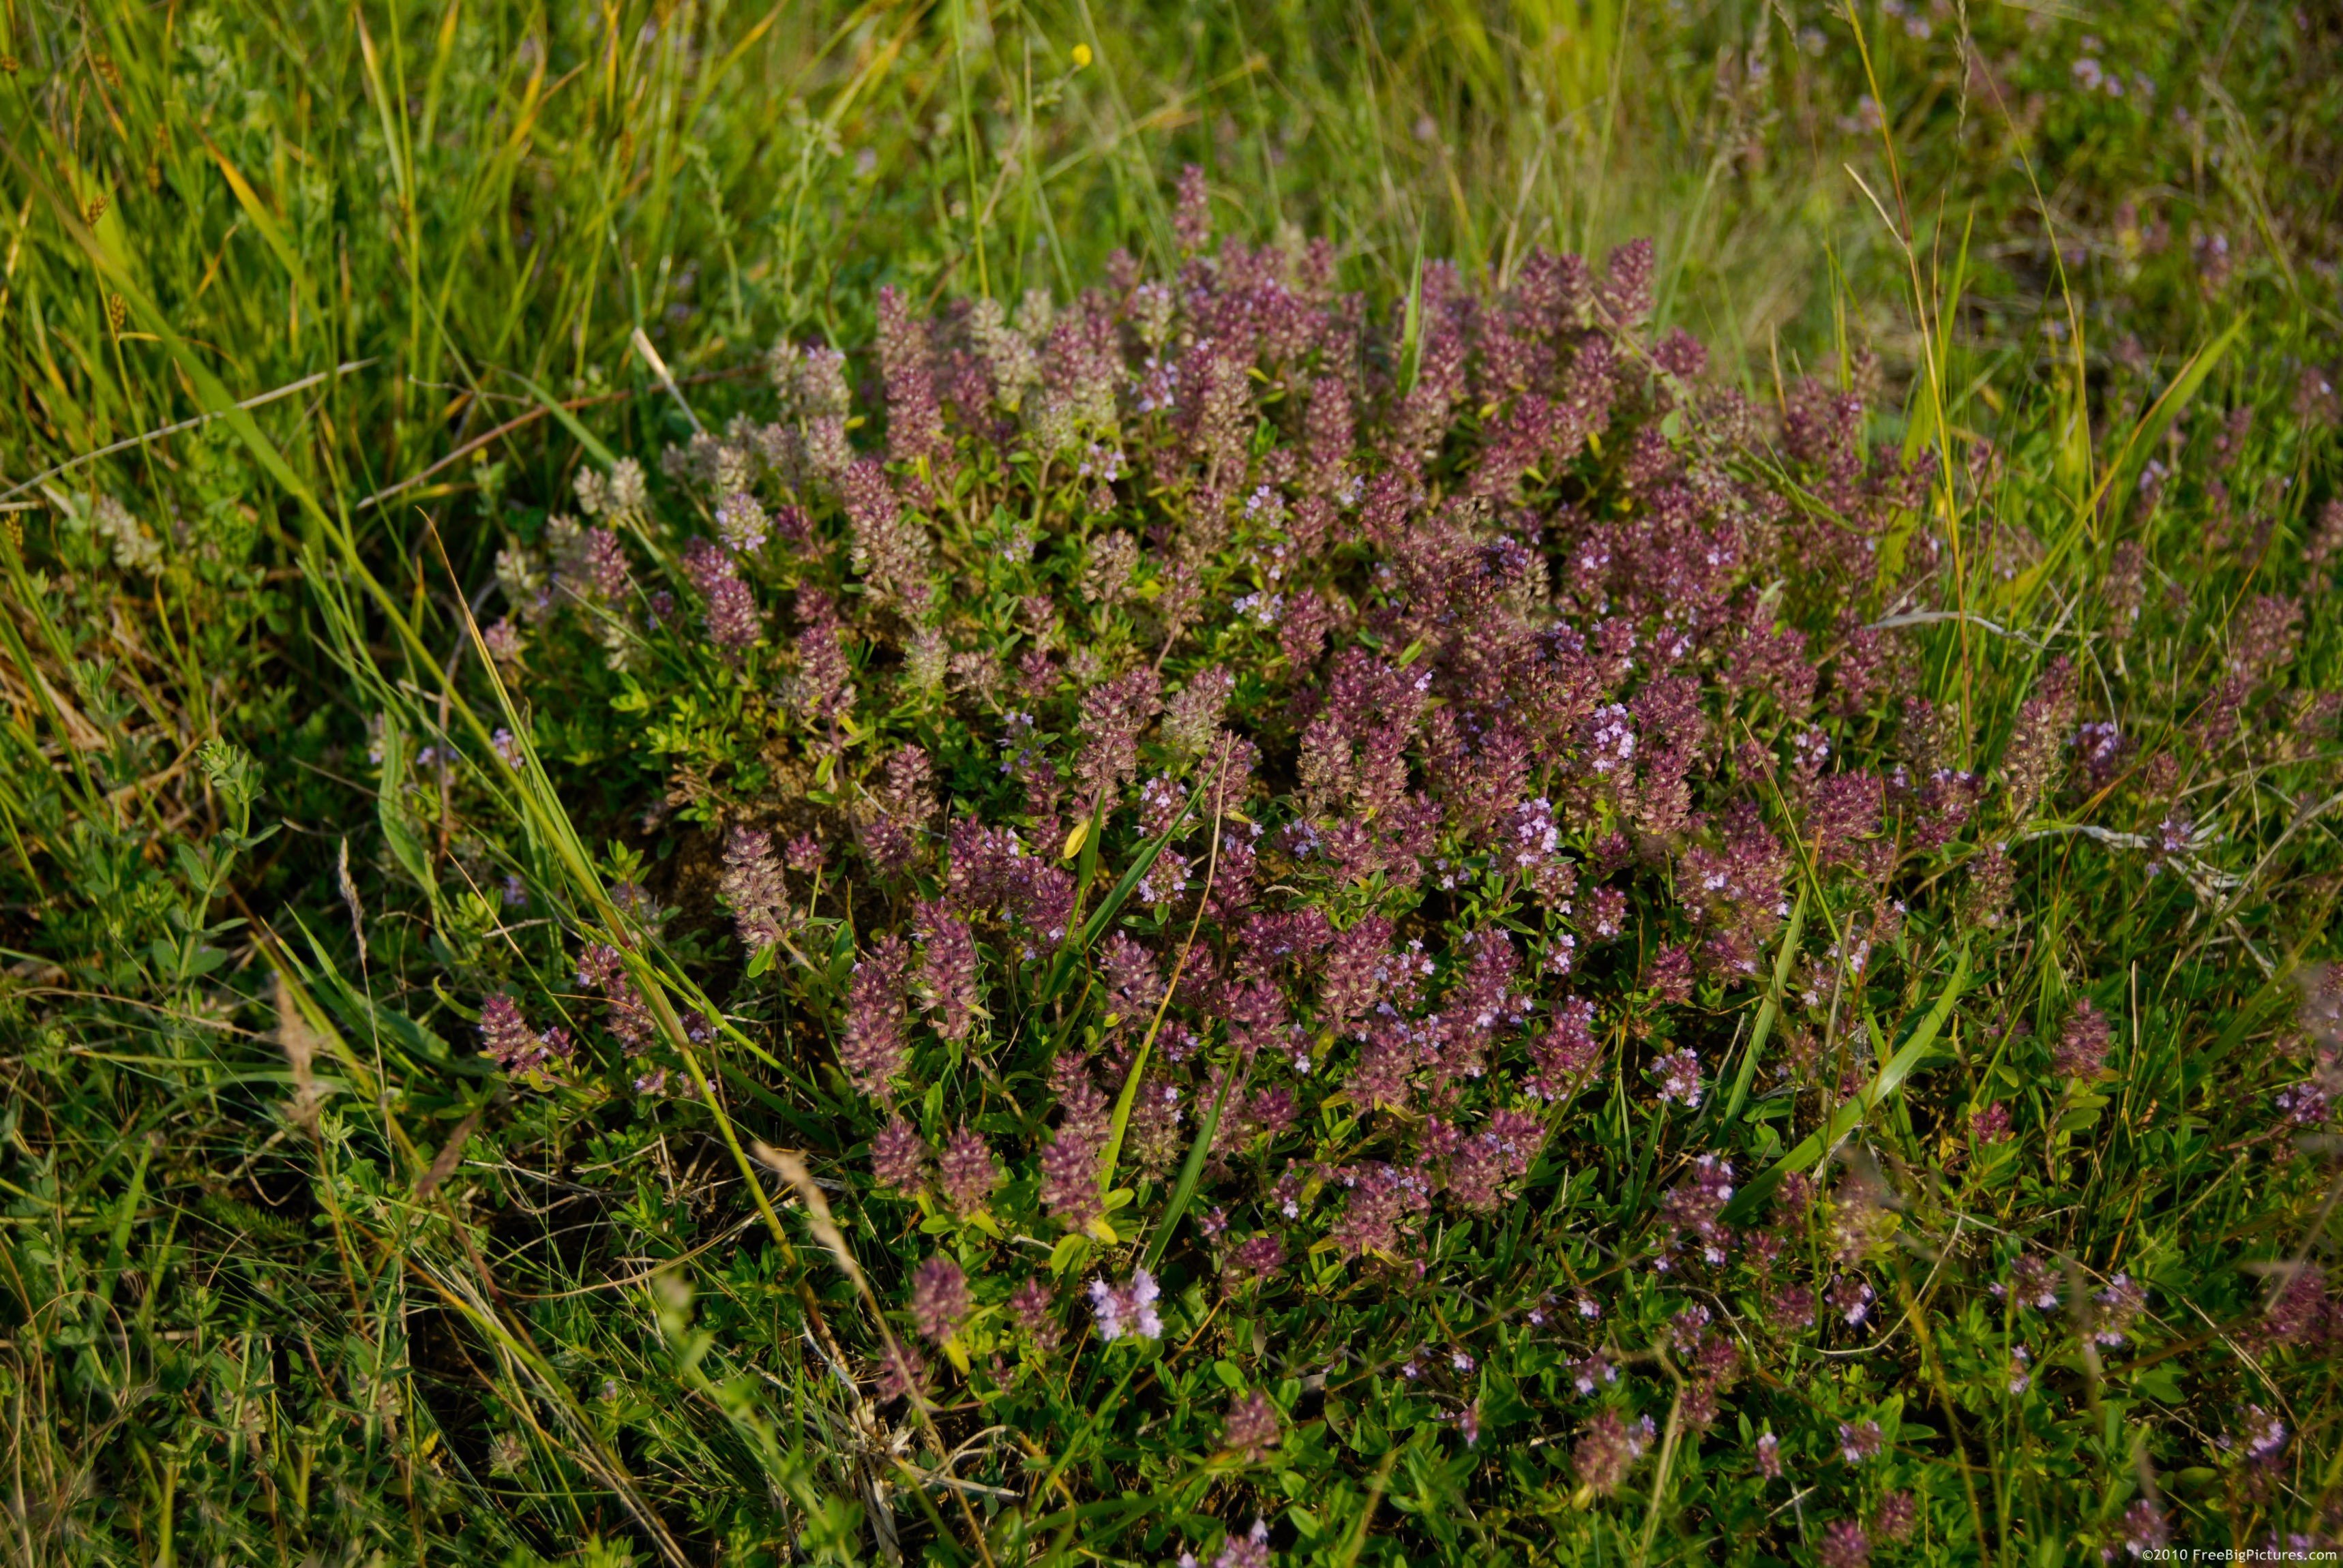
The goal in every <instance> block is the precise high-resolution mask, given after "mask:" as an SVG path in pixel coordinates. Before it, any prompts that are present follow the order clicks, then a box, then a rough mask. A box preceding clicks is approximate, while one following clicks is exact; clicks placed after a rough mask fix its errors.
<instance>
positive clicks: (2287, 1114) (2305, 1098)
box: [2271, 1079, 2333, 1127]
mask: <svg viewBox="0 0 2343 1568" xmlns="http://www.w3.org/2000/svg"><path fill="white" fill-rule="evenodd" d="M2271 1103H2272V1104H2273V1105H2274V1106H2275V1107H2276V1108H2277V1110H2278V1114H2279V1115H2280V1116H2282V1117H2284V1118H2285V1119H2286V1121H2287V1124H2288V1125H2289V1126H2292V1127H2317V1126H2318V1125H2320V1124H2321V1123H2323V1122H2325V1121H2327V1119H2328V1116H2329V1115H2330V1114H2331V1113H2332V1111H2333V1102H2332V1098H2331V1097H2330V1096H2329V1094H2328V1091H2327V1086H2326V1085H2325V1084H2323V1083H2321V1082H2319V1081H2318V1080H2317V1079H2308V1080H2305V1081H2303V1082H2300V1083H2291V1084H2288V1086H2287V1087H2286V1088H2284V1089H2281V1090H2279V1091H2278V1094H2277V1096H2276V1098H2275V1099H2274V1100H2273V1101H2271Z"/></svg>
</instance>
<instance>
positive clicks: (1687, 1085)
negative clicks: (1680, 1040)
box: [1651, 1046, 1700, 1111]
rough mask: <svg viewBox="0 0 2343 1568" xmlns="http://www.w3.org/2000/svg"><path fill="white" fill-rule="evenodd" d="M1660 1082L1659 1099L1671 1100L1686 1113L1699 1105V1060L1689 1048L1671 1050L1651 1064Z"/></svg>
mask: <svg viewBox="0 0 2343 1568" xmlns="http://www.w3.org/2000/svg"><path fill="white" fill-rule="evenodd" d="M1651 1070H1652V1071H1653V1072H1654V1073H1655V1074H1656V1075H1657V1076H1658V1078H1659V1080H1660V1098H1661V1099H1662V1100H1673V1101H1677V1102H1679V1103H1680V1104H1682V1105H1683V1106H1684V1109H1686V1110H1687V1111H1689V1110H1694V1109H1696V1108H1697V1107H1698V1106H1699V1104H1700V1058H1699V1056H1697V1055H1696V1054H1694V1051H1693V1049H1692V1048H1691V1047H1690V1046H1686V1047H1684V1049H1683V1050H1673V1051H1670V1052H1668V1053H1667V1054H1666V1055H1664V1056H1663V1057H1661V1058H1660V1059H1659V1060H1656V1061H1654V1062H1653V1063H1652V1069H1651Z"/></svg>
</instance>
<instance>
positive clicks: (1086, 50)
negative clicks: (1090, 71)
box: [1074, 44, 1091, 71]
mask: <svg viewBox="0 0 2343 1568" xmlns="http://www.w3.org/2000/svg"><path fill="white" fill-rule="evenodd" d="M1090 63H1091V46H1090V45H1088V44H1077V45H1074V69H1075V70H1077V71H1079V70H1081V68H1082V67H1083V66H1085V65H1089V64H1090Z"/></svg>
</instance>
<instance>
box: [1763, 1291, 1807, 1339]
mask: <svg viewBox="0 0 2343 1568" xmlns="http://www.w3.org/2000/svg"><path fill="white" fill-rule="evenodd" d="M1766 1316H1767V1317H1769V1318H1770V1319H1771V1320H1772V1321H1773V1323H1774V1326H1775V1328H1776V1329H1779V1330H1781V1331H1782V1332H1785V1333H1797V1332H1802V1331H1804V1330H1806V1329H1810V1328H1813V1327H1814V1326H1815V1293H1814V1292H1812V1291H1810V1290H1808V1289H1807V1288H1806V1287H1805V1286H1804V1285H1784V1286H1783V1287H1782V1288H1781V1289H1780V1290H1777V1291H1775V1292H1774V1297H1773V1300H1772V1301H1771V1302H1768V1303H1767V1308H1766Z"/></svg>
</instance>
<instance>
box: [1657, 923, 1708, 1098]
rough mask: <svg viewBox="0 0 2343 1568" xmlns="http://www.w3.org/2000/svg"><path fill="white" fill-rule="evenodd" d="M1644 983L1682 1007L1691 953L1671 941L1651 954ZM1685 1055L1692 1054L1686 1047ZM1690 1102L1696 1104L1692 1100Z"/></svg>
mask: <svg viewBox="0 0 2343 1568" xmlns="http://www.w3.org/2000/svg"><path fill="white" fill-rule="evenodd" d="M1644 985H1645V986H1647V987H1648V988H1649V989H1650V990H1651V992H1652V994H1653V995H1654V996H1655V997H1657V998H1658V999H1659V1000H1662V1001H1664V1002H1669V1003H1672V1004H1674V1005H1675V1006H1677V1007H1682V1006H1683V1005H1684V1003H1685V1002H1688V1001H1690V1000H1692V953H1691V951H1690V950H1688V949H1686V948H1685V947H1684V944H1683V943H1681V942H1672V943H1670V944H1669V945H1667V946H1666V947H1664V948H1662V949H1660V950H1659V951H1657V952H1655V953H1654V954H1653V955H1652V967H1651V972H1650V973H1649V974H1647V975H1645V976H1644ZM1683 1054H1684V1055H1685V1056H1690V1055H1691V1054H1692V1052H1691V1050H1689V1049H1687V1050H1684V1052H1683ZM1692 1103H1694V1104H1697V1103H1698V1101H1693V1102H1692Z"/></svg>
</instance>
